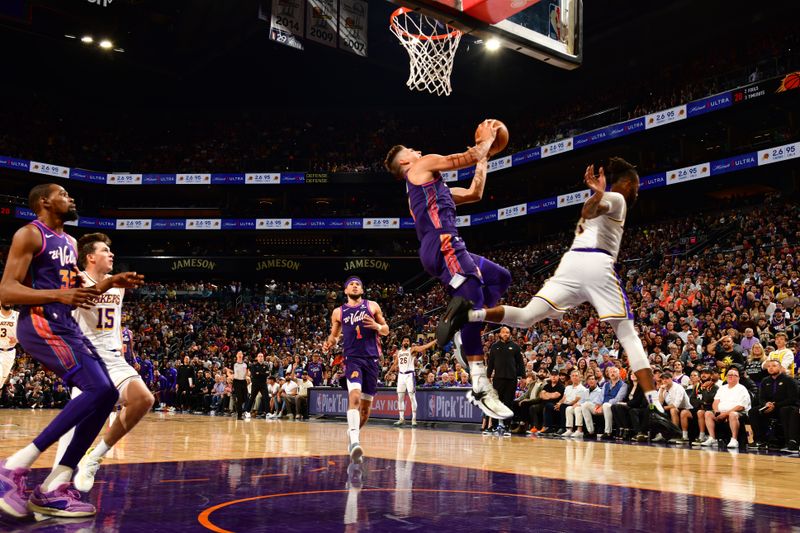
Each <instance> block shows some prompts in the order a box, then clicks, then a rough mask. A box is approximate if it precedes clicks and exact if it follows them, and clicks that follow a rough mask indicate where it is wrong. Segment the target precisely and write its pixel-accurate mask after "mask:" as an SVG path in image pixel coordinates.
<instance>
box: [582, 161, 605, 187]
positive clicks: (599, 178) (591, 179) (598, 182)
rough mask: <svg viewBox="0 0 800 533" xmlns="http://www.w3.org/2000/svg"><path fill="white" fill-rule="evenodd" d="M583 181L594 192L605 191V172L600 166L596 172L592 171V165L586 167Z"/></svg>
mask: <svg viewBox="0 0 800 533" xmlns="http://www.w3.org/2000/svg"><path fill="white" fill-rule="evenodd" d="M583 181H584V183H586V186H587V187H589V188H590V189H591V190H593V191H594V192H598V193H603V192H605V191H606V174H605V171H604V170H603V167H600V172H598V173H597V174H595V173H594V165H589V166H588V167H586V173H585V174H584V175H583Z"/></svg>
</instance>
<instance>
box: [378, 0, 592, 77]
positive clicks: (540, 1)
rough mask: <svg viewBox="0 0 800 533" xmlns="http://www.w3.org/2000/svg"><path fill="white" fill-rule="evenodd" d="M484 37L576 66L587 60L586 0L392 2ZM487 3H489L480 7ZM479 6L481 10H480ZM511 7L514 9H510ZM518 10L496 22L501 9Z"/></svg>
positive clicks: (565, 65) (546, 59)
mask: <svg viewBox="0 0 800 533" xmlns="http://www.w3.org/2000/svg"><path fill="white" fill-rule="evenodd" d="M392 2H393V3H395V4H398V5H402V6H405V7H408V8H411V9H413V10H414V11H418V12H420V13H422V14H424V15H427V16H431V17H435V18H437V19H438V20H439V21H440V22H443V23H446V24H449V25H450V26H453V27H455V28H458V29H460V30H461V31H463V32H464V33H465V34H466V35H470V36H472V37H473V38H475V39H477V40H481V41H484V42H486V41H489V40H490V39H496V40H497V41H498V42H499V44H500V45H501V46H503V47H505V48H508V49H511V50H514V51H516V52H519V53H521V54H525V55H527V56H530V57H533V58H536V59H539V60H541V61H544V62H546V63H548V64H551V65H553V66H556V67H559V68H563V69H567V70H571V69H574V68H577V67H578V66H580V64H581V61H582V59H583V27H582V26H583V18H582V16H583V0H514V1H509V0H483V1H481V0H472V1H469V0H392ZM480 4H483V5H480ZM475 5H479V6H478V7H479V8H481V9H476V8H474V6H475ZM509 6H510V8H509ZM505 11H511V12H513V11H516V12H515V13H514V14H512V15H511V16H509V17H508V18H505V19H503V20H499V21H498V22H492V21H493V20H494V19H496V18H497V13H504V12H505Z"/></svg>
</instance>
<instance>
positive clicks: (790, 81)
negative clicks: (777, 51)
mask: <svg viewBox="0 0 800 533" xmlns="http://www.w3.org/2000/svg"><path fill="white" fill-rule="evenodd" d="M798 87H800V72H792V73H791V74H788V75H787V76H786V77H785V78H783V81H782V82H781V86H780V87H779V88H778V91H777V92H779V93H780V92H783V91H789V90H791V89H797V88H798Z"/></svg>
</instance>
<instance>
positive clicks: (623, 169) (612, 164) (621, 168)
mask: <svg viewBox="0 0 800 533" xmlns="http://www.w3.org/2000/svg"><path fill="white" fill-rule="evenodd" d="M605 173H606V175H607V176H608V182H609V184H611V185H613V184H614V183H616V182H617V181H619V180H622V179H638V178H639V173H638V172H637V171H636V166H635V165H632V164H630V163H628V162H627V161H625V160H624V159H622V158H621V157H610V158H609V159H608V164H607V165H606V167H605Z"/></svg>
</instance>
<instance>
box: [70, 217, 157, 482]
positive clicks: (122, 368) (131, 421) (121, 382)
mask: <svg viewBox="0 0 800 533" xmlns="http://www.w3.org/2000/svg"><path fill="white" fill-rule="evenodd" d="M78 265H80V266H81V267H83V268H84V270H83V271H82V272H81V273H80V276H81V278H82V280H83V286H84V287H92V286H94V285H96V284H97V283H98V282H100V281H101V280H103V279H105V278H106V277H107V276H108V275H109V273H110V272H111V270H112V269H113V268H114V254H113V253H112V252H111V239H109V238H108V236H107V235H105V234H103V233H90V234H87V235H84V236H83V237H81V238H80V239H79V240H78ZM124 297H125V289H117V288H112V289H109V290H108V291H106V292H105V293H103V294H101V295H100V296H98V297H97V298H96V299H95V301H94V304H93V305H92V307H90V308H89V309H82V308H77V309H75V310H74V311H73V312H72V316H73V318H74V319H75V321H76V322H77V323H78V326H79V327H80V329H81V331H82V332H83V334H84V335H86V338H88V339H89V340H90V341H91V342H92V344H93V345H94V347H95V348H96V349H97V353H98V354H99V355H100V357H101V358H102V360H103V363H104V364H105V365H106V368H107V369H108V374H109V376H110V377H111V381H113V382H114V386H115V387H117V390H119V402H118V405H120V406H122V411H120V413H119V416H117V417H116V419H115V420H114V422H113V423H112V424H111V428H110V429H109V430H108V431H106V432H105V434H103V437H102V439H101V440H100V442H99V444H98V445H97V446H95V447H94V448H89V450H88V451H87V452H86V455H85V456H84V457H83V459H81V461H80V463H78V468H77V469H76V470H75V478H74V480H73V483H74V484H75V488H76V489H78V490H79V491H81V492H89V491H90V490H91V488H92V486H93V485H94V476H95V474H96V473H97V470H98V469H99V468H100V463H102V462H103V457H104V456H105V455H106V454H107V453H108V452H109V450H110V449H111V447H112V446H114V445H115V444H116V443H117V442H118V441H119V440H120V439H121V438H122V437H123V436H124V435H125V434H127V433H128V432H129V431H130V430H131V429H133V427H134V426H135V425H136V424H137V423H138V422H139V420H141V419H142V418H143V417H144V415H145V414H147V412H148V411H149V410H150V409H151V408H152V407H153V402H154V401H155V398H153V395H152V394H151V393H150V391H149V390H148V389H147V386H146V385H145V384H144V381H142V378H141V377H140V376H139V373H138V372H136V370H134V368H133V367H132V366H131V365H129V364H128V363H127V362H125V357H124V355H123V353H122V328H121V324H122V300H123V298H124ZM80 393H81V391H80V390H78V389H77V388H73V389H72V397H73V398H75V397H76V396H77V395H79V394H80ZM74 431H75V429H74V428H73V429H71V430H70V431H69V432H67V433H66V434H65V435H64V436H63V437H61V439H60V440H59V441H58V452H57V453H56V459H55V464H58V463H59V461H60V460H61V456H62V455H63V454H64V452H65V451H66V450H67V447H68V446H69V443H70V441H71V440H72V435H73V433H74Z"/></svg>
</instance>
